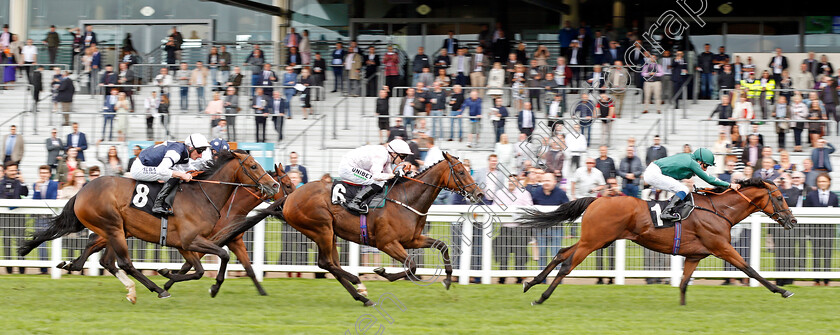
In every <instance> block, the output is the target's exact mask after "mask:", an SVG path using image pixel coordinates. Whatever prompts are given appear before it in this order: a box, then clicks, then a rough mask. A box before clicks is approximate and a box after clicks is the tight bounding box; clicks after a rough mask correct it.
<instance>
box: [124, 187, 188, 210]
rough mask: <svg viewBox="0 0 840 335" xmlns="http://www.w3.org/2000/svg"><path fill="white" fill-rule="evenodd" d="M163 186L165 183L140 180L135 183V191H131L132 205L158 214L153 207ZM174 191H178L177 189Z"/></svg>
mask: <svg viewBox="0 0 840 335" xmlns="http://www.w3.org/2000/svg"><path fill="white" fill-rule="evenodd" d="M161 188H163V183H159V182H156V181H151V182H150V181H139V180H138V181H137V182H136V183H135V185H134V192H132V193H131V207H132V208H136V209H139V210H141V211H144V212H146V213H149V214H152V215H154V216H158V215H157V214H154V213H152V207H154V205H155V198H157V194H158V193H160V189H161ZM173 192H177V189H176V190H175V191H173Z"/></svg>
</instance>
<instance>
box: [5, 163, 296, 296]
mask: <svg viewBox="0 0 840 335" xmlns="http://www.w3.org/2000/svg"><path fill="white" fill-rule="evenodd" d="M197 179H199V180H207V181H210V182H212V183H202V182H196V183H185V184H181V185H180V188H181V191H180V192H179V196H177V197H176V198H175V204H174V208H175V215H172V216H170V217H169V228H168V237H167V239H166V245H167V246H170V247H175V248H179V249H183V250H186V251H192V252H193V253H184V254H183V255H184V257H185V258H187V262H190V263H191V264H192V265H193V267H195V268H196V269H199V268H200V267H201V263H200V262H199V259H198V257H197V254H196V253H207V254H214V255H217V256H219V259H221V262H222V264H221V268H220V270H219V274H218V275H217V276H216V284H214V285H213V287H214V288H215V289H216V290H218V287H219V286H221V284H222V282H223V281H224V272H225V265H226V264H227V262H228V260H229V259H230V257H229V255H228V253H227V251H225V250H224V249H222V248H221V247H220V245H224V244H216V243H214V242H213V241H211V240H209V239H207V238H205V237H203V236H207V235H209V234H210V232H211V231H212V230H213V226H214V225H215V223H216V221H217V218H218V215H219V214H218V213H217V212H216V211H215V210H213V208H212V207H211V206H210V205H209V204H208V200H209V202H210V203H215V204H222V203H225V202H226V200H227V199H228V198H230V196H231V193H233V190H234V189H235V187H236V186H238V185H244V184H250V185H251V186H253V187H257V188H258V189H259V191H260V192H261V193H262V194H266V195H269V196H271V195H274V194H275V193H277V192H278V190H279V188H280V185H279V184H278V183H277V182H276V181H275V180H274V179H273V178H271V176H269V175H268V173H266V172H265V170H263V169H262V167H260V165H259V164H258V163H257V162H256V160H254V158H253V157H251V155H249V154H248V153H246V152H244V151H241V150H237V151H231V152H222V153H221V154H220V155H219V157H218V158H217V159H216V160H215V161H214V165H213V166H212V167H211V168H210V169H209V170H208V171H206V172H205V173H204V174H202V175H200V176H199V177H198V178H197ZM205 184H206V185H205ZM135 185H136V181H135V180H133V179H129V178H122V177H102V178H97V179H95V180H93V181H91V182H90V183H89V184H88V185H85V187H83V188H82V190H81V191H79V193H78V194H76V196H74V197H73V198H71V199H70V200H69V201H67V204H66V205H65V206H64V209H63V210H62V212H61V214H59V215H58V216H56V217H55V218H53V220H52V221H51V224H50V226H49V227H48V228H47V229H45V230H43V231H40V232H37V233H35V234H34V235H33V236H32V239H30V240H28V241H27V242H26V243H25V244H24V245H23V246H22V247H21V248H20V250H19V252H18V253H19V254H20V255H26V254H27V253H29V252H30V251H31V250H32V249H34V248H35V247H37V246H38V245H40V244H41V243H43V242H45V241H48V240H52V239H55V238H58V237H61V236H64V235H66V234H69V233H73V232H78V231H81V230H82V229H84V228H85V227H87V228H88V229H90V230H91V231H92V232H93V233H95V234H97V235H98V236H101V237H103V238H105V240H106V241H107V247H108V248H109V249H111V250H112V251H113V252H112V253H106V257H105V258H109V257H107V256H108V255H113V256H114V257H115V258H116V261H117V265H118V266H119V268H120V270H119V271H118V270H117V269H116V268H115V267H114V260H113V259H106V260H104V261H103V262H102V264H103V265H106V268H107V269H108V271H110V272H111V273H114V274H115V276H116V277H117V278H119V279H120V281H121V282H123V284H124V285H125V286H126V289H128V290H129V294H131V293H132V290H133V288H134V282H132V281H131V279H129V278H128V277H127V276H126V273H128V274H130V275H131V276H133V277H134V278H136V279H137V280H138V281H140V283H142V284H143V285H144V286H146V288H148V289H149V290H150V291H152V292H156V293H157V294H158V297H159V298H167V297H169V293H168V292H166V290H164V289H162V288H160V287H159V286H157V285H156V284H155V283H154V282H152V281H151V280H149V278H147V277H146V276H144V275H143V274H142V273H141V272H140V271H138V270H137V269H136V268H134V266H133V265H132V263H131V260H130V258H129V253H128V246H127V244H126V241H125V238H126V236H127V235H130V236H134V237H137V238H139V239H142V240H145V241H149V242H158V241H159V239H160V236H161V233H160V232H161V220H160V219H159V218H158V217H156V216H153V215H151V214H149V213H146V212H143V211H141V210H139V209H136V208H133V207H131V206H130V201H132V193H133V191H134V189H135ZM123 271H124V272H123ZM212 289H213V288H211V290H212ZM129 300H132V299H131V295H129ZM132 302H135V301H132Z"/></svg>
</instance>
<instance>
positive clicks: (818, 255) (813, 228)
mask: <svg viewBox="0 0 840 335" xmlns="http://www.w3.org/2000/svg"><path fill="white" fill-rule="evenodd" d="M830 188H831V176H829V175H828V173H822V174H820V175H819V176H818V177H817V189H816V190H813V191H811V192H809V193H808V196H806V197H805V203H804V205H805V207H840V203H838V201H837V195H836V194H834V192H831V190H830ZM802 226H807V228H809V229H807V230H806V231H807V232H808V233H807V234H808V236H810V239H811V250H812V253H813V259H814V267H813V269H814V271H828V270H829V269H831V252H832V250H833V249H834V236H835V231H834V230H835V227H834V226H833V225H826V224H814V225H802ZM802 228H806V227H802ZM822 281H823V284H824V285H826V286H828V279H823V280H822ZM814 284H815V285H816V286H819V285H820V284H821V283H820V279H815V283H814Z"/></svg>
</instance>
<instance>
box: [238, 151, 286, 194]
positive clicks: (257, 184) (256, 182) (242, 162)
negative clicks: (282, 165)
mask: <svg viewBox="0 0 840 335" xmlns="http://www.w3.org/2000/svg"><path fill="white" fill-rule="evenodd" d="M234 154H235V153H234ZM248 158H251V154H248V156H246V157H245V159H239V157H238V156H237V157H236V160H237V161H238V162H239V168H241V169H242V171H243V172H244V173H245V175H246V176H248V178H250V179H251V181H253V182H254V185H248V184H240V185H238V186H243V187H256V188H258V189H259V190H260V193H262V194H263V195H265V196H267V197H271V196H273V195H274V194H275V193H277V192H274V193H270V194H269V192H267V191H266V187H265V186H263V185H262V184H260V182H259V180H260V179H262V178H263V177H265V176H266V175H268V171H265V170H263V174H262V175H260V177H259V178H256V179H254V176H252V175H251V174H250V173H248V169H247V168H246V167H245V161H247V160H248ZM283 175H285V173H284V174H283Z"/></svg>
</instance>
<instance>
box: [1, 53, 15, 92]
mask: <svg viewBox="0 0 840 335" xmlns="http://www.w3.org/2000/svg"><path fill="white" fill-rule="evenodd" d="M3 64H7V65H8V64H17V60H16V59H15V55H14V53H12V49H10V48H6V49H5V50H3ZM3 83H4V84H14V83H15V67H14V66H4V67H3Z"/></svg>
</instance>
